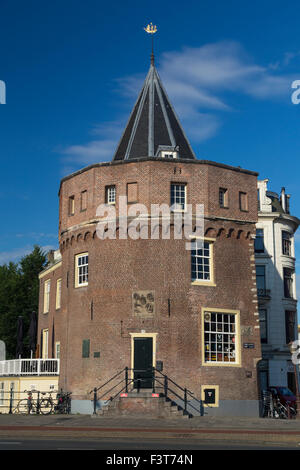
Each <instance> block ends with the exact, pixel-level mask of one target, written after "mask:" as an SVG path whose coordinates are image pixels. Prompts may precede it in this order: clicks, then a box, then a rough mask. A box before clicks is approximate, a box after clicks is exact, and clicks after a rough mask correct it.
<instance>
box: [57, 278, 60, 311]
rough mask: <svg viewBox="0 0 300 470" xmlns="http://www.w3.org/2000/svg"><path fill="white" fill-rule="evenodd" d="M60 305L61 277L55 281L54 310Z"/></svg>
mask: <svg viewBox="0 0 300 470" xmlns="http://www.w3.org/2000/svg"><path fill="white" fill-rule="evenodd" d="M60 307H61V279H57V281H56V310H58V309H59V308H60Z"/></svg>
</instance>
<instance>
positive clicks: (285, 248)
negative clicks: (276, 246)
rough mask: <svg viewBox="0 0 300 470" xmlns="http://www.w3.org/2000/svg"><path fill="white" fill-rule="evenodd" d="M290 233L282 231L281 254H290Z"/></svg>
mask: <svg viewBox="0 0 300 470" xmlns="http://www.w3.org/2000/svg"><path fill="white" fill-rule="evenodd" d="M291 237H292V235H291V234H290V233H289V232H285V231H284V230H283V231H282V254H283V255H286V256H292V242H291Z"/></svg>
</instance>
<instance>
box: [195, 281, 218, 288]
mask: <svg viewBox="0 0 300 470" xmlns="http://www.w3.org/2000/svg"><path fill="white" fill-rule="evenodd" d="M216 285H217V284H215V283H214V282H213V281H192V286H208V287H215V286H216Z"/></svg>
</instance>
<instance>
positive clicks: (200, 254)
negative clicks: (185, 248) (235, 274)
mask: <svg viewBox="0 0 300 470" xmlns="http://www.w3.org/2000/svg"><path fill="white" fill-rule="evenodd" d="M198 244H199V246H200V248H198ZM191 263H192V280H193V281H196V280H206V281H209V280H210V279H211V272H210V243H208V242H202V241H200V242H196V250H192V252H191Z"/></svg>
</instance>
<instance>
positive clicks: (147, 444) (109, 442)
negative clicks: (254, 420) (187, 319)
mask: <svg viewBox="0 0 300 470" xmlns="http://www.w3.org/2000/svg"><path fill="white" fill-rule="evenodd" d="M3 450H6V451H12V450H13V451H16V450H22V451H24V450H26V451H28V450H29V451H30V450H38V451H39V450H72V451H74V450H89V451H91V450H94V451H99V450H100V451H101V450H102V451H115V452H117V451H125V450H126V451H129V450H134V451H137V454H133V455H139V451H140V452H141V455H142V453H143V451H151V450H153V451H156V454H157V451H161V453H164V454H166V452H163V451H170V450H174V451H176V453H180V451H183V452H185V453H187V452H186V451H189V450H190V451H198V450H211V451H214V450H223V451H225V450H226V451H228V450H244V451H245V450H247V451H249V450H260V451H261V450H265V451H267V450H269V451H270V450H272V451H274V450H298V451H299V450H300V445H297V446H295V444H291V445H286V444H285V445H282V446H279V445H278V444H274V445H272V444H269V443H268V444H266V443H261V444H258V443H253V442H248V443H240V442H236V443H235V442H230V443H229V442H228V443H224V444H222V443H218V442H211V443H209V442H199V440H188V441H185V442H183V441H182V440H177V439H169V440H168V439H166V440H164V441H163V442H162V441H156V440H136V441H134V440H132V439H120V440H116V439H112V438H111V439H105V438H100V439H99V438H98V439H72V438H70V439H56V438H53V439H46V438H39V439H29V438H26V439H23V438H17V439H12V438H3V437H1V440H0V452H1V451H3ZM153 453H154V454H155V452H153ZM127 454H128V452H127ZM127 454H126V455H127ZM111 455H113V452H112V453H111ZM121 455H122V454H121ZM149 455H150V454H149ZM195 455H197V453H196V454H195ZM153 464H154V463H153ZM157 464H158V462H157Z"/></svg>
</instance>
